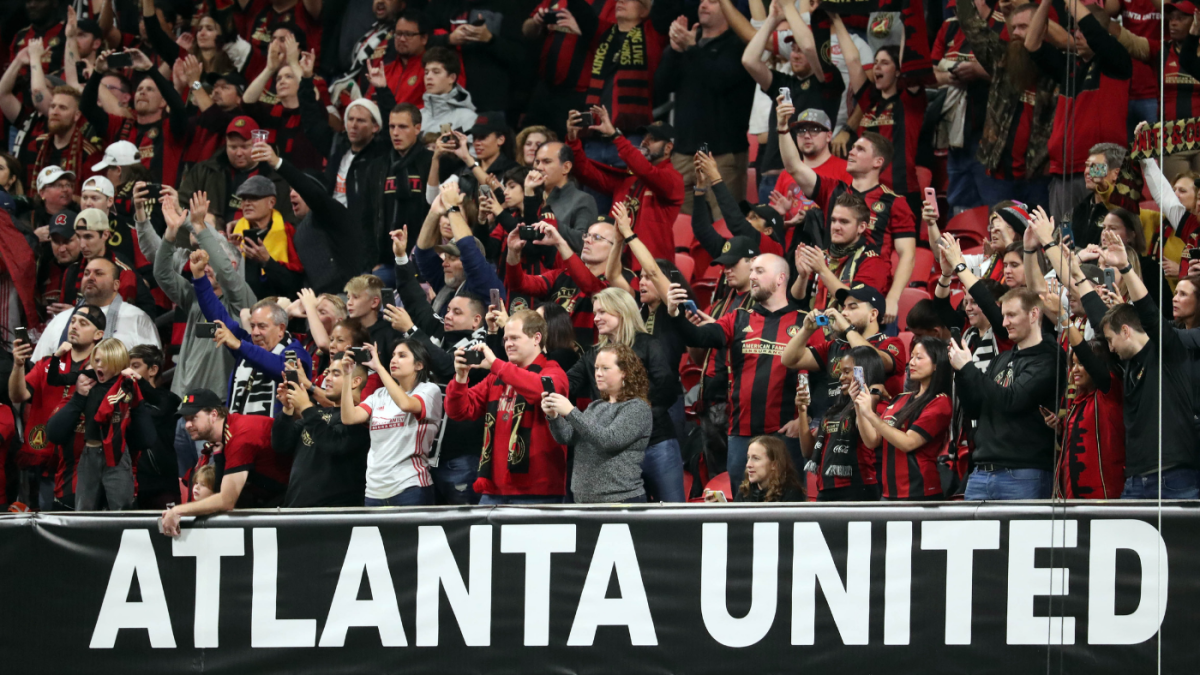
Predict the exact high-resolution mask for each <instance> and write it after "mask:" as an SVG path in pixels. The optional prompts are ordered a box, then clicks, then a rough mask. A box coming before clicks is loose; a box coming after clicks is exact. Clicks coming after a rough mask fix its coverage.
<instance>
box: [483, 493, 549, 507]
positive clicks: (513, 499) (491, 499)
mask: <svg viewBox="0 0 1200 675" xmlns="http://www.w3.org/2000/svg"><path fill="white" fill-rule="evenodd" d="M561 503H563V498H562V496H561V495H479V505H480V506H504V505H505V504H508V505H518V506H519V505H521V504H561Z"/></svg>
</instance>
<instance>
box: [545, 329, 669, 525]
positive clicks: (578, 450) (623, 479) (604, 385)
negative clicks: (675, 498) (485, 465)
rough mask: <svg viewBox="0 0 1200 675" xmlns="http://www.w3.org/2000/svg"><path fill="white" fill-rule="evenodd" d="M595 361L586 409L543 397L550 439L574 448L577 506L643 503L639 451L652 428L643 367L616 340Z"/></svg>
mask: <svg viewBox="0 0 1200 675" xmlns="http://www.w3.org/2000/svg"><path fill="white" fill-rule="evenodd" d="M594 361H595V368H594V380H593V382H594V387H595V390H596V393H597V394H598V397H597V398H595V399H594V400H592V402H591V404H590V405H588V407H587V410H582V411H581V410H579V409H578V408H576V407H575V406H574V405H572V404H571V401H570V399H568V398H567V397H565V396H563V395H562V394H556V393H551V394H542V410H543V411H544V412H545V413H546V418H547V419H548V420H549V421H550V433H551V434H552V435H553V436H554V440H556V441H558V442H559V443H562V444H564V445H570V446H573V447H574V450H575V462H574V467H573V468H572V471H571V492H572V494H574V496H575V501H576V502H578V503H580V504H620V503H642V502H645V501H646V487H645V484H644V482H643V474H642V463H643V453H644V451H645V449H646V445H647V444H648V443H649V441H650V434H651V428H652V426H653V422H652V418H651V412H650V404H649V403H648V402H647V400H646V398H647V390H648V389H649V386H650V384H649V380H648V379H647V377H646V369H645V368H644V367H643V366H642V361H641V359H640V358H638V355H637V354H635V353H634V352H633V350H632V349H630V348H629V347H628V346H627V345H624V344H620V343H617V342H614V343H611V344H607V345H605V346H603V347H599V348H598V351H597V352H596V354H595V356H594Z"/></svg>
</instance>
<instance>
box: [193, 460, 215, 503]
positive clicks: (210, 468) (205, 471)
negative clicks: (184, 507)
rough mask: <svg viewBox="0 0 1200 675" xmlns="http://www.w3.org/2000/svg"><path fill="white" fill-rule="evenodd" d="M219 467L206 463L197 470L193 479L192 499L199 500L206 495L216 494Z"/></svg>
mask: <svg viewBox="0 0 1200 675" xmlns="http://www.w3.org/2000/svg"><path fill="white" fill-rule="evenodd" d="M216 491H217V467H216V465H215V464H205V465H204V466H202V467H200V468H199V469H197V470H196V477H195V478H194V479H193V480H192V501H194V502H198V501H200V500H201V499H204V498H205V497H210V496H212V495H214V494H216Z"/></svg>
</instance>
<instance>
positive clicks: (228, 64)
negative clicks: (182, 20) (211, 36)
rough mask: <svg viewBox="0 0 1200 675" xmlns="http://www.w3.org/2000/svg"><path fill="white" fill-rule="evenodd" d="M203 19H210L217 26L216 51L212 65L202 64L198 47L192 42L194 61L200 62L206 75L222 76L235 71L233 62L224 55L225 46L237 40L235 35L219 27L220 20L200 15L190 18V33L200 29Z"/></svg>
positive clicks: (208, 15) (209, 15)
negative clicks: (216, 74)
mask: <svg viewBox="0 0 1200 675" xmlns="http://www.w3.org/2000/svg"><path fill="white" fill-rule="evenodd" d="M203 19H212V22H213V23H215V24H216V25H217V39H216V47H217V50H216V53H214V54H213V60H212V64H211V65H210V64H207V63H205V62H204V56H203V55H202V54H201V52H200V45H199V44H198V43H196V42H195V41H193V42H192V49H191V54H192V56H195V57H196V60H197V61H199V62H200V65H202V66H206V68H205V72H208V73H220V74H222V75H224V74H226V73H230V72H233V71H235V70H237V68H236V67H234V65H233V61H232V60H231V59H230V58H229V55H228V54H226V53H225V45H226V44H229V43H230V42H233V41H234V40H235V39H236V38H237V35H236V34H234V33H233V32H232V31H230V30H229V29H228V28H227V27H226V26H223V25H221V22H220V20H218V19H217V17H215V16H212V15H211V14H201V15H199V16H196V17H193V18H192V21H191V22H190V23H191V24H192V28H191V32H192V33H193V34H194V33H195V32H197V31H198V30H199V29H200V22H201V21H202V20H203ZM231 36H232V38H231Z"/></svg>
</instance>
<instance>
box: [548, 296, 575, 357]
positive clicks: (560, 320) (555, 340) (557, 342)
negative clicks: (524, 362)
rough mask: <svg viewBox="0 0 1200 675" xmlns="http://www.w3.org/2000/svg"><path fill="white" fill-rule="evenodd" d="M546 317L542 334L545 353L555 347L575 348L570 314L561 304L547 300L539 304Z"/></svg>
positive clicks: (573, 326)
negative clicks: (544, 329) (544, 330)
mask: <svg viewBox="0 0 1200 675" xmlns="http://www.w3.org/2000/svg"><path fill="white" fill-rule="evenodd" d="M540 309H541V310H542V315H543V316H544V317H545V319H546V332H545V333H544V334H543V335H542V348H543V349H544V350H546V353H550V352H552V351H554V350H556V349H572V350H573V349H575V325H574V324H572V323H571V315H570V314H569V313H568V312H567V310H565V309H563V308H562V305H559V304H558V303H554V302H547V303H544V304H542V305H541V306H540Z"/></svg>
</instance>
